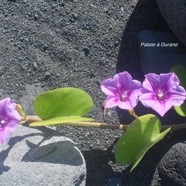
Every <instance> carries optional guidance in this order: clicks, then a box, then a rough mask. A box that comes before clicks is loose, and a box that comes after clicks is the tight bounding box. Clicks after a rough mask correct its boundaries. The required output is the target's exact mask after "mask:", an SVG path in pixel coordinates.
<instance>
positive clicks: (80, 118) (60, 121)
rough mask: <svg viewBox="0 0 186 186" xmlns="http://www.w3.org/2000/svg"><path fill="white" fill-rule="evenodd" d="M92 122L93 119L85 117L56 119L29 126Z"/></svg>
mask: <svg viewBox="0 0 186 186" xmlns="http://www.w3.org/2000/svg"><path fill="white" fill-rule="evenodd" d="M92 120H93V119H91V118H85V117H81V116H70V117H58V118H53V119H47V120H43V121H37V122H33V123H30V124H29V126H32V127H38V126H46V125H50V126H52V125H63V124H64V123H69V122H76V121H92Z"/></svg>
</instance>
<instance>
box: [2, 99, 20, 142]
mask: <svg viewBox="0 0 186 186" xmlns="http://www.w3.org/2000/svg"><path fill="white" fill-rule="evenodd" d="M20 121H21V116H20V114H19V113H18V112H17V110H16V104H15V103H14V102H12V101H11V99H10V98H5V99H3V100H1V101H0V143H5V142H7V141H8V140H9V138H10V136H11V133H12V132H13V131H14V130H15V129H16V128H17V127H18V125H19V123H20Z"/></svg>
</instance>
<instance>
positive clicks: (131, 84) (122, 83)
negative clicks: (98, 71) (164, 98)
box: [101, 71, 142, 110]
mask: <svg viewBox="0 0 186 186" xmlns="http://www.w3.org/2000/svg"><path fill="white" fill-rule="evenodd" d="M141 88H142V85H141V83H140V82H139V81H137V80H132V77H131V75H130V74H129V73H128V72H126V71H124V72H121V73H118V74H116V75H115V76H114V77H113V78H109V79H106V80H104V81H103V82H102V83H101V89H102V91H103V92H104V93H105V94H106V95H107V99H106V101H105V108H111V107H115V106H118V107H120V108H122V109H127V110H131V109H133V108H134V107H135V106H136V105H137V103H138V98H139V95H140V94H141Z"/></svg>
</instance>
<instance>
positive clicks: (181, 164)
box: [158, 142, 186, 186]
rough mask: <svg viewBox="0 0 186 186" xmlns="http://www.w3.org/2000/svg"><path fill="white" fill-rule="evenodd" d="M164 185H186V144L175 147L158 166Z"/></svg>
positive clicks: (178, 144) (181, 143)
mask: <svg viewBox="0 0 186 186" xmlns="http://www.w3.org/2000/svg"><path fill="white" fill-rule="evenodd" d="M158 172H159V176H160V178H161V182H162V185H176V186H183V185H186V142H179V143H176V144H175V145H173V146H172V147H171V148H170V150H169V151H168V152H167V153H166V154H165V155H164V157H163V158H162V159H161V161H160V162H159V164H158Z"/></svg>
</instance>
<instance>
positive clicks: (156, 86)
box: [139, 73, 186, 116]
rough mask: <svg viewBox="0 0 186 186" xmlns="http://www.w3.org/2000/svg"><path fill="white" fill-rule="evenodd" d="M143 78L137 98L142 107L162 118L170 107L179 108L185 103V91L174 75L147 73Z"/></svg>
mask: <svg viewBox="0 0 186 186" xmlns="http://www.w3.org/2000/svg"><path fill="white" fill-rule="evenodd" d="M145 77H146V78H145V80H144V82H143V89H142V94H141V95H140V97H139V100H140V101H141V102H142V104H143V105H144V106H146V107H150V108H152V109H153V110H155V111H156V112H157V113H159V114H160V115H161V116H164V114H165V113H166V112H167V111H168V110H169V109H170V108H171V107H172V106H180V105H181V104H182V103H183V102H184V101H185V99H186V92H185V89H184V88H183V87H181V86H180V85H179V79H178V77H177V76H176V75H175V74H174V73H167V74H165V73H164V74H160V75H156V74H154V73H149V74H147V75H146V76H145Z"/></svg>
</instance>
